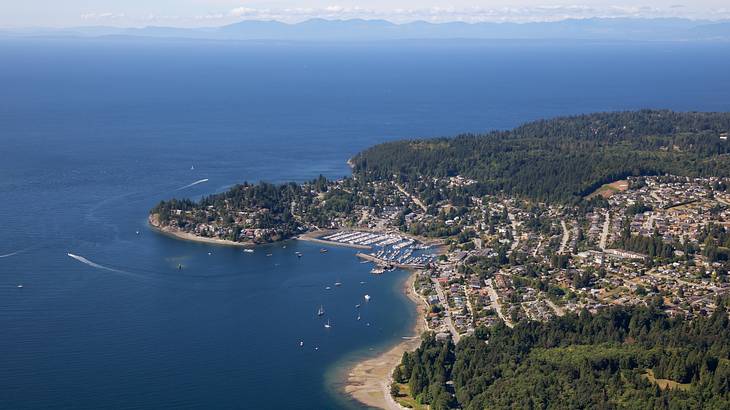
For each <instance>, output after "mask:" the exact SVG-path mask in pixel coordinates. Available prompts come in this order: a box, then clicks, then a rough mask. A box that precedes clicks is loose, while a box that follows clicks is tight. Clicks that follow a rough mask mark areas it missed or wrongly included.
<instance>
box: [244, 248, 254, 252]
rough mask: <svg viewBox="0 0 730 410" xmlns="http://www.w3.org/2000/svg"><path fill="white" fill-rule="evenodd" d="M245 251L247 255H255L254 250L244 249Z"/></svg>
mask: <svg viewBox="0 0 730 410" xmlns="http://www.w3.org/2000/svg"><path fill="white" fill-rule="evenodd" d="M243 251H244V252H246V253H253V249H244V250H243Z"/></svg>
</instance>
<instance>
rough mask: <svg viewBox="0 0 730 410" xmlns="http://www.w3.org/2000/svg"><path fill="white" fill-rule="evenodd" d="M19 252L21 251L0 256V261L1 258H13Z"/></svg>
mask: <svg viewBox="0 0 730 410" xmlns="http://www.w3.org/2000/svg"><path fill="white" fill-rule="evenodd" d="M20 252H22V251H15V252H12V253H7V254H5V255H0V259H2V258H9V257H11V256H15V255H17V254H19V253H20Z"/></svg>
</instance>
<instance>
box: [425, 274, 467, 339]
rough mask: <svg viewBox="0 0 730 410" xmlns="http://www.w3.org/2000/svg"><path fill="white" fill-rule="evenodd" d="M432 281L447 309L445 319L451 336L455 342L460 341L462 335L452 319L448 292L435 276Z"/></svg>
mask: <svg viewBox="0 0 730 410" xmlns="http://www.w3.org/2000/svg"><path fill="white" fill-rule="evenodd" d="M431 282H433V286H434V288H436V294H437V295H438V296H439V301H441V304H442V305H443V307H444V308H445V309H446V314H445V319H444V322H445V323H446V327H448V328H449V332H451V337H452V338H453V339H454V343H459V339H461V335H459V332H457V331H456V327H454V322H452V321H451V312H450V309H449V300H448V299H446V294H445V293H444V290H443V289H441V284H440V283H438V281H437V280H436V279H433V278H431Z"/></svg>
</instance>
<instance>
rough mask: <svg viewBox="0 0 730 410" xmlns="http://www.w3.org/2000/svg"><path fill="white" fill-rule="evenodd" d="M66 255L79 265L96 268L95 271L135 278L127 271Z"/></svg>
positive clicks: (69, 254) (81, 257)
mask: <svg viewBox="0 0 730 410" xmlns="http://www.w3.org/2000/svg"><path fill="white" fill-rule="evenodd" d="M66 255H68V256H69V257H71V258H73V259H76V260H77V261H79V262H81V263H83V264H85V265H89V266H91V267H93V268H96V269H102V270H106V271H109V272H116V273H122V274H125V275H132V276H137V275H134V274H132V273H130V272H127V271H123V270H119V269H114V268H110V267H108V266H104V265H100V264H98V263H96V262H92V261H90V260H88V259H86V258H84V257H83V256H79V255H74V254H73V253H67V254H66Z"/></svg>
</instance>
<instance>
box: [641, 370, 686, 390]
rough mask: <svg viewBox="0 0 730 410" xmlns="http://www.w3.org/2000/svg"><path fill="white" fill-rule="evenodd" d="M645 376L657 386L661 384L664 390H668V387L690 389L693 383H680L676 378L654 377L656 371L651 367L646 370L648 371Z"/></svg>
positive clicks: (671, 388)
mask: <svg viewBox="0 0 730 410" xmlns="http://www.w3.org/2000/svg"><path fill="white" fill-rule="evenodd" d="M644 377H645V378H646V379H647V380H649V381H650V382H651V383H654V384H656V385H657V386H659V388H660V389H662V390H666V389H670V390H674V389H679V390H688V389H689V388H690V387H692V385H691V384H689V383H678V382H675V381H674V380H669V379H657V378H656V377H654V371H653V370H651V369H648V370H647V371H646V373H645V374H644Z"/></svg>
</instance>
